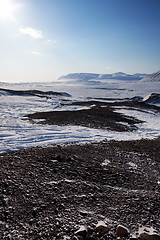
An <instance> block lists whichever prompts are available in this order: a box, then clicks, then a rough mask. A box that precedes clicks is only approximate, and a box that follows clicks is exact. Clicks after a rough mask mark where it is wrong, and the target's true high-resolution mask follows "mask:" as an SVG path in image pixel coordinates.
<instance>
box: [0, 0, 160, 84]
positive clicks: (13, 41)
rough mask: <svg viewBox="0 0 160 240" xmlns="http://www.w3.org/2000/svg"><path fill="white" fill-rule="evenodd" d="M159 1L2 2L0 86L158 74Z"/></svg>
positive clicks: (25, 0)
mask: <svg viewBox="0 0 160 240" xmlns="http://www.w3.org/2000/svg"><path fill="white" fill-rule="evenodd" d="M159 13H160V0H0V81H8V82H20V81H29V82H32V81H53V80H56V79H57V78H58V77H59V76H61V75H64V74H68V73H72V72H93V73H113V72H118V71H122V72H126V73H131V74H132V73H137V72H140V73H152V72H156V71H158V70H159V68H160V15H159Z"/></svg>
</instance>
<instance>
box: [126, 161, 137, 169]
mask: <svg viewBox="0 0 160 240" xmlns="http://www.w3.org/2000/svg"><path fill="white" fill-rule="evenodd" d="M127 164H128V165H129V166H130V167H131V168H133V169H137V168H138V166H137V164H135V163H132V162H128V163H127Z"/></svg>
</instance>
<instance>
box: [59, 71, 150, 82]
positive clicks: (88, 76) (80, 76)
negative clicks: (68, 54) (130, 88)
mask: <svg viewBox="0 0 160 240" xmlns="http://www.w3.org/2000/svg"><path fill="white" fill-rule="evenodd" d="M146 76H147V74H140V73H136V74H133V75H130V74H126V73H123V72H117V73H112V74H95V73H69V74H67V75H64V76H61V77H60V78H59V79H58V80H62V79H74V80H81V81H90V80H100V79H115V80H141V79H142V78H144V77H146Z"/></svg>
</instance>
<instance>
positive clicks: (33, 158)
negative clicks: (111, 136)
mask: <svg viewBox="0 0 160 240" xmlns="http://www.w3.org/2000/svg"><path fill="white" fill-rule="evenodd" d="M159 156H160V138H157V139H154V140H139V141H120V142H116V141H110V142H107V141H106V142H105V141H104V142H100V143H90V144H80V143H79V144H78V143H77V144H63V145H54V146H53V147H36V148H28V149H23V150H18V151H13V152H8V153H3V154H0V162H1V172H0V182H1V189H0V239H30V240H31V239H75V240H76V239H102V240H103V239H117V236H119V237H125V238H126V239H129V238H130V239H138V233H137V231H138V228H139V227H142V226H148V227H153V228H154V229H155V230H157V231H159V229H160V218H159V216H160V159H159ZM99 221H103V223H104V224H106V225H105V226H107V227H106V228H102V226H101V228H96V224H97V223H98V222H99ZM119 224H121V225H123V226H124V227H127V228H128V229H129V230H128V232H130V233H132V234H135V235H136V233H137V235H136V236H135V237H133V236H132V237H131V234H126V235H125V234H124V235H123V234H119V233H118V232H116V231H117V227H118V225H119ZM80 226H87V227H85V228H81V230H80V231H78V229H79V227H80ZM76 231H78V232H76ZM141 239H147V238H143V237H142V236H141ZM152 239H160V235H156V237H155V238H152Z"/></svg>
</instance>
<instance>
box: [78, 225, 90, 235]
mask: <svg viewBox="0 0 160 240" xmlns="http://www.w3.org/2000/svg"><path fill="white" fill-rule="evenodd" d="M87 233H88V228H87V226H81V227H80V228H79V229H78V230H77V231H76V232H75V234H76V235H80V236H83V237H85V236H86V235H87Z"/></svg>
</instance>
